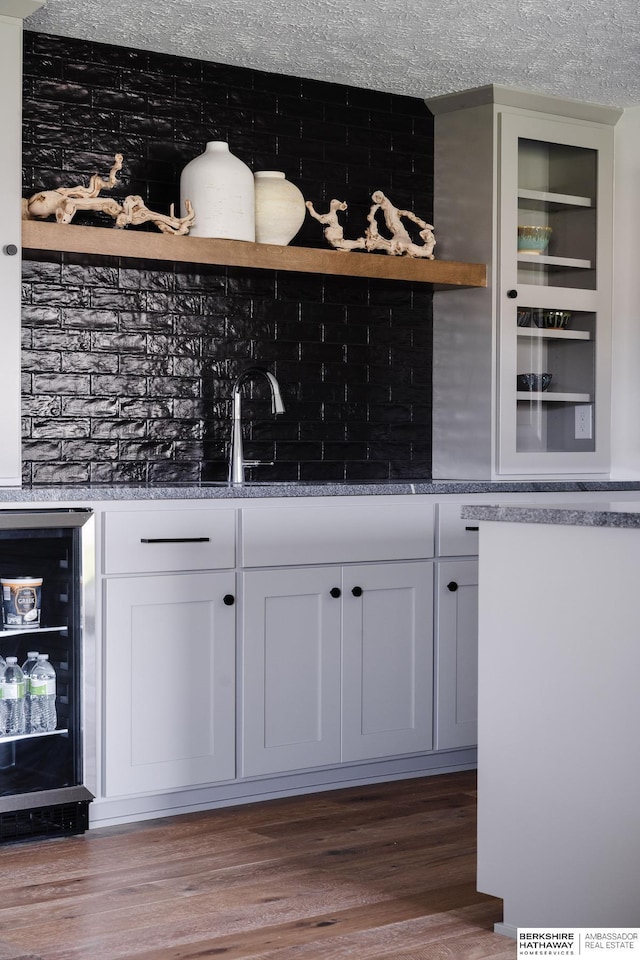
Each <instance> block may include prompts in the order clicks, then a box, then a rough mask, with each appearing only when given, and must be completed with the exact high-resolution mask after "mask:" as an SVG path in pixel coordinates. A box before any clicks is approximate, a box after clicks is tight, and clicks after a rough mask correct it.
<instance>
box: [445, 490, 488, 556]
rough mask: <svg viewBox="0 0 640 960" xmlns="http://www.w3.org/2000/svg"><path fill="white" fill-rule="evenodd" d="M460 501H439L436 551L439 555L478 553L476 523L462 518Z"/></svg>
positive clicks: (473, 554) (469, 554) (472, 554)
mask: <svg viewBox="0 0 640 960" xmlns="http://www.w3.org/2000/svg"><path fill="white" fill-rule="evenodd" d="M463 506H464V504H462V503H439V504H438V526H437V535H436V552H437V554H438V556H440V557H473V556H476V554H477V553H478V525H477V523H475V521H473V520H463V519H462V518H461V516H460V511H461V509H462V507H463Z"/></svg>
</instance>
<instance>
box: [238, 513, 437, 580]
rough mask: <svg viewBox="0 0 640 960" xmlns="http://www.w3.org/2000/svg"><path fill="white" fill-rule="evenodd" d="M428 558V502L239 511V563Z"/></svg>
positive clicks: (430, 526)
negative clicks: (240, 532)
mask: <svg viewBox="0 0 640 960" xmlns="http://www.w3.org/2000/svg"><path fill="white" fill-rule="evenodd" d="M432 556H433V505H432V504H430V503H424V501H423V502H422V503H420V504H415V503H407V504H402V503H389V502H388V499H387V498H385V499H384V500H376V498H372V503H371V504H353V505H350V506H336V505H328V506H326V507H325V506H308V505H298V506H286V507H270V506H264V505H262V506H260V507H256V508H253V509H252V508H246V509H243V511H242V564H243V566H245V567H277V566H285V565H290V566H298V565H303V564H312V563H340V564H342V563H362V562H364V561H371V560H413V559H422V558H425V557H432Z"/></svg>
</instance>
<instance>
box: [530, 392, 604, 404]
mask: <svg viewBox="0 0 640 960" xmlns="http://www.w3.org/2000/svg"><path fill="white" fill-rule="evenodd" d="M516 400H525V401H529V402H531V401H536V402H540V401H542V402H543V403H591V400H592V398H591V395H590V394H588V393H553V391H551V392H550V391H548V390H545V391H544V392H543V391H540V390H517V391H516Z"/></svg>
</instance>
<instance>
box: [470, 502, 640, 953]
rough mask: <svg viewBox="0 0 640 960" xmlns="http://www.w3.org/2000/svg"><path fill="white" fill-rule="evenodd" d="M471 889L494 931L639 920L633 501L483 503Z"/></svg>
mask: <svg viewBox="0 0 640 960" xmlns="http://www.w3.org/2000/svg"><path fill="white" fill-rule="evenodd" d="M462 516H463V517H464V518H465V519H466V520H467V522H474V523H477V524H478V525H479V528H480V532H479V537H480V550H479V555H480V573H479V669H478V685H479V704H478V741H479V745H478V889H479V890H480V891H482V892H484V893H489V894H492V895H494V896H497V897H501V898H502V899H503V900H504V915H503V922H502V924H499V925H497V927H496V929H497V930H498V931H499V932H502V933H506V934H508V935H511V936H515V935H516V931H517V928H518V927H547V928H548V927H563V928H564V929H566V928H567V927H598V926H600V927H635V926H638V925H639V924H640V805H639V804H638V795H639V792H640V764H639V763H638V752H639V751H638V731H639V730H640V696H639V695H638V692H639V685H640V680H639V678H640V643H638V630H639V624H640V590H639V589H638V574H639V571H640V501H639V502H635V503H634V502H627V503H619V502H611V503H606V502H602V501H598V502H597V503H596V502H594V503H593V504H588V503H581V504H574V505H569V504H564V505H562V504H557V505H554V504H553V502H552V500H549V502H548V503H547V504H544V505H541V504H537V505H529V506H525V505H517V504H503V505H501V506H489V505H477V506H470V507H466V508H463V511H462Z"/></svg>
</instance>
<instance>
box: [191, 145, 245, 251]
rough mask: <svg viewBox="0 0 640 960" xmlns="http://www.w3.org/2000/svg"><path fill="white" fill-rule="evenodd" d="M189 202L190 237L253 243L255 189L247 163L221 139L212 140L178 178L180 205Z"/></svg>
mask: <svg viewBox="0 0 640 960" xmlns="http://www.w3.org/2000/svg"><path fill="white" fill-rule="evenodd" d="M185 200H190V201H191V205H192V207H193V210H194V213H195V222H194V224H193V226H192V227H191V229H190V231H189V233H190V235H191V236H192V237H223V238H226V239H227V240H249V241H250V242H252V243H253V242H255V239H256V234H255V188H254V180H253V174H252V172H251V170H250V169H249V167H248V166H247V165H246V163H243V162H242V160H240V159H239V158H238V157H235V156H234V155H233V154H232V153H230V151H229V144H228V143H225V142H224V140H211V141H210V142H209V143H208V144H207V146H206V149H205V151H204V153H201V154H200V156H199V157H196V158H195V159H194V160H191V162H190V163H188V164H187V165H186V167H185V168H184V170H183V171H182V175H181V177H180V205H181V207H182V216H185V214H186V208H185Z"/></svg>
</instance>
